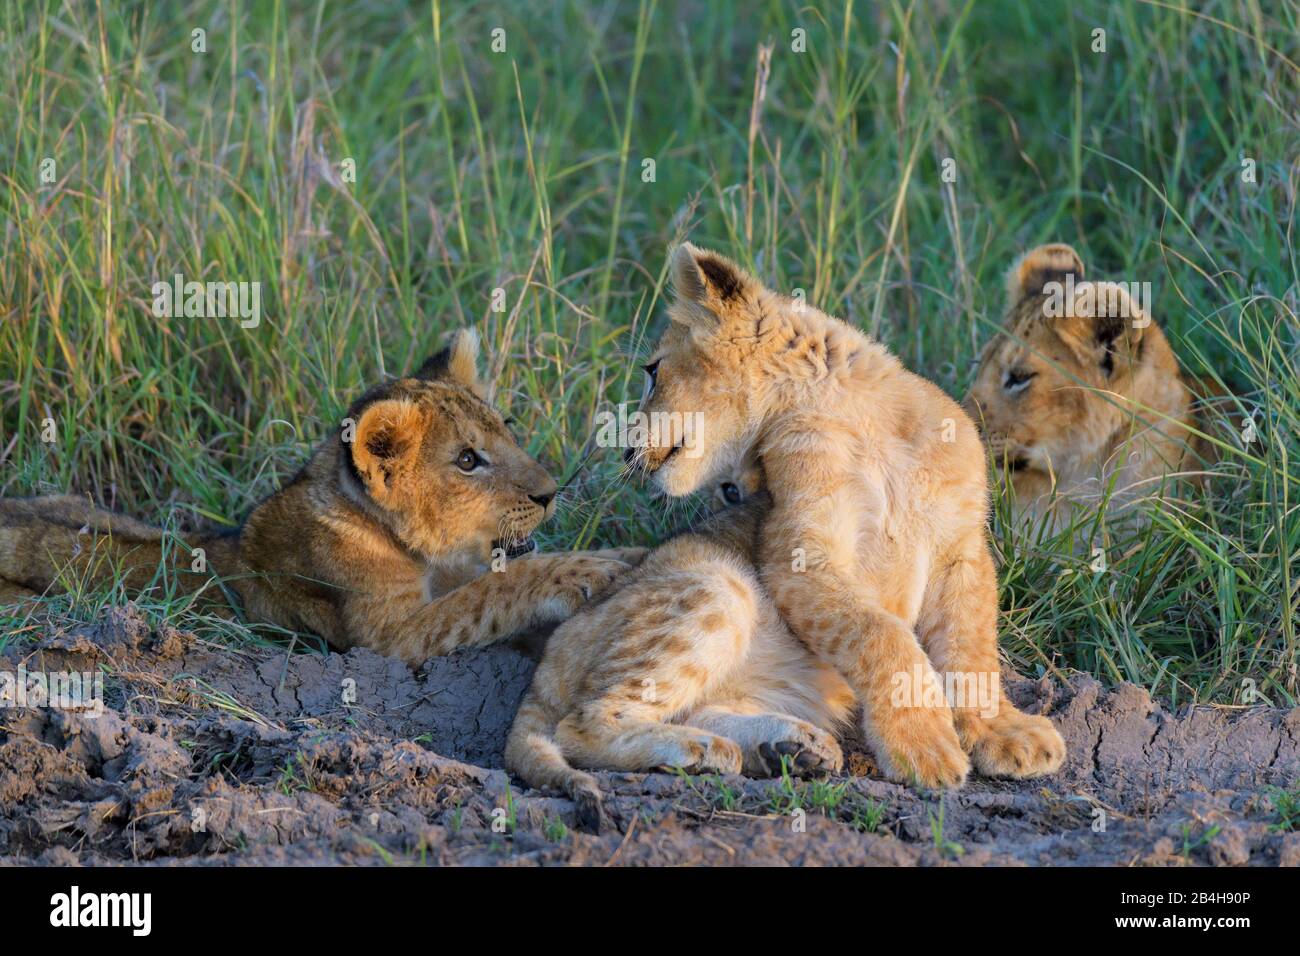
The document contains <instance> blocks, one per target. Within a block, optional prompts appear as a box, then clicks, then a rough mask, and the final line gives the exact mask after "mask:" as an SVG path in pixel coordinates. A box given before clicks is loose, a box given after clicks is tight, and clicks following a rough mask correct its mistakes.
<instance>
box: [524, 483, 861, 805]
mask: <svg viewBox="0 0 1300 956" xmlns="http://www.w3.org/2000/svg"><path fill="white" fill-rule="evenodd" d="M760 476H761V470H760V469H759V468H758V467H757V466H755V465H753V464H752V463H746V466H745V467H742V468H740V469H739V470H738V472H737V473H736V474H735V475H732V476H730V477H728V478H726V479H724V480H723V481H721V482H719V485H718V489H717V492H716V493H717V501H718V503H719V506H720V507H722V508H723V510H721V511H719V512H717V513H716V514H715V515H714V516H712V517H711V518H710V519H709V520H708V521H706V522H704V524H702V525H701V526H700V527H698V528H697V529H695V530H694V531H691V532H688V533H686V534H682V535H679V536H677V537H674V538H672V539H671V540H669V541H668V542H666V543H665V544H663V545H661V546H659V547H658V548H656V549H655V550H653V551H652V552H651V553H650V555H649V556H648V557H647V558H646V559H645V561H644V562H643V563H642V565H641V566H640V567H639V568H637V569H636V570H635V571H632V572H630V573H629V574H628V575H627V576H626V577H625V578H624V579H623V580H621V581H620V582H619V583H618V585H617V590H616V591H614V593H613V594H612V595H611V596H610V597H608V598H607V599H605V600H604V601H602V602H600V603H599V604H597V605H595V606H593V607H590V608H587V609H585V610H583V611H580V612H579V613H578V614H576V615H575V616H574V617H572V618H570V619H569V620H568V621H566V622H565V623H564V624H561V625H560V626H559V628H557V629H556V631H555V633H554V634H553V635H552V636H551V638H550V640H549V641H548V642H547V645H546V652H545V654H544V656H543V658H542V661H541V663H540V665H539V666H538V668H537V672H536V673H535V674H534V676H533V682H532V685H531V687H530V688H529V691H528V694H527V696H526V697H525V698H524V701H523V703H522V705H521V706H520V709H519V713H518V715H517V716H516V718H515V722H514V725H513V726H512V727H511V730H510V737H509V740H508V742H507V744H506V752H505V761H506V766H507V768H509V769H510V770H511V771H513V772H515V773H517V774H518V775H519V776H520V777H522V778H523V779H524V780H525V781H526V782H527V783H528V784H529V785H530V786H534V787H549V788H553V789H557V790H560V791H562V792H565V793H567V794H569V795H570V796H571V797H572V798H573V799H574V800H575V801H576V802H577V804H578V806H579V809H580V816H581V817H582V820H583V823H584V825H587V826H591V825H595V826H599V821H600V818H601V812H600V806H601V804H600V791H599V789H598V787H597V784H596V781H595V779H594V778H593V777H592V776H591V775H590V774H588V773H584V772H583V771H581V770H578V769H575V767H585V768H598V769H606V770H624V771H637V770H652V769H655V768H657V767H684V768H687V769H689V770H692V771H699V772H706V771H712V772H718V773H739V772H742V771H743V772H744V773H746V774H749V775H751V776H771V775H773V774H775V773H779V772H780V769H781V757H782V755H786V756H788V757H789V758H790V760H789V763H790V765H791V766H792V767H793V769H794V771H795V772H796V773H800V772H812V771H814V770H838V769H839V768H840V767H841V765H842V763H843V757H842V755H841V753H840V748H839V745H838V744H837V743H836V740H835V735H834V731H835V730H836V729H837V728H838V727H840V726H841V725H842V724H843V723H844V722H845V721H846V720H847V719H848V717H849V713H850V711H851V709H852V707H853V700H854V698H853V692H852V690H851V689H850V688H849V687H848V685H846V684H845V683H844V681H843V679H842V678H840V676H839V675H838V674H837V673H836V672H835V671H834V669H833V668H831V667H829V666H827V665H826V664H824V663H822V662H821V661H819V660H818V659H817V658H816V657H814V656H813V655H812V654H810V653H808V651H807V650H806V649H805V648H804V647H803V646H802V645H801V644H800V643H799V642H798V641H797V640H796V639H795V638H794V636H793V635H792V634H791V633H790V631H789V629H788V628H787V627H786V626H785V623H784V622H783V621H782V620H781V617H780V615H779V614H778V613H777V610H776V607H775V605H773V603H772V601H771V599H770V598H769V597H768V596H767V594H766V593H765V592H764V590H763V587H762V585H761V584H760V582H759V580H758V575H757V573H756V571H755V567H754V562H755V557H756V554H755V547H756V544H757V540H758V529H759V523H760V522H761V520H762V517H763V515H764V514H765V513H766V512H767V510H768V507H769V499H768V497H767V495H766V494H765V493H763V492H762V491H761V490H760V486H761V477H760ZM728 486H729V487H728Z"/></svg>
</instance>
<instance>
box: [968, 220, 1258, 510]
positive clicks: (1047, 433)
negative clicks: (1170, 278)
mask: <svg viewBox="0 0 1300 956" xmlns="http://www.w3.org/2000/svg"><path fill="white" fill-rule="evenodd" d="M1067 276H1072V277H1073V282H1074V289H1075V298H1074V301H1073V302H1072V303H1071V307H1070V309H1069V311H1070V312H1072V313H1074V314H1073V315H1049V314H1048V312H1049V311H1051V310H1049V309H1048V304H1049V302H1050V301H1051V297H1050V296H1049V294H1048V293H1047V291H1045V289H1044V286H1045V285H1047V284H1048V283H1053V282H1055V283H1060V284H1061V285H1064V284H1065V283H1066V280H1067ZM1058 295H1059V292H1058ZM1007 297H1008V311H1007V318H1006V322H1005V325H1004V327H1003V329H1002V330H1001V331H1000V332H999V333H998V334H997V335H996V336H994V338H993V339H992V340H991V341H990V342H989V343H988V344H987V345H986V346H985V348H984V350H983V352H982V353H981V356H980V365H979V369H978V371H977V372H976V375H975V381H974V384H973V385H972V387H971V389H970V393H969V394H968V396H967V398H966V408H967V411H968V412H970V414H971V416H972V417H973V418H974V419H975V421H976V422H977V423H978V424H979V425H980V426H981V428H982V429H983V431H984V433H985V438H986V442H987V445H988V448H989V454H990V457H991V458H992V460H993V466H994V468H995V469H997V471H998V473H999V474H1000V475H1001V476H1002V477H1003V478H1004V479H1005V480H1008V482H1009V485H1010V488H1011V491H1012V492H1013V495H1012V499H1013V509H1014V513H1015V515H1016V517H1017V519H1018V520H1024V521H1028V522H1030V523H1032V524H1035V525H1037V524H1039V523H1043V522H1045V523H1047V524H1048V525H1049V526H1052V527H1058V526H1060V525H1062V524H1064V523H1066V522H1067V521H1068V520H1069V517H1070V515H1071V513H1072V512H1073V511H1074V510H1075V509H1076V507H1078V506H1083V507H1096V505H1097V503H1098V502H1099V501H1101V500H1102V498H1103V496H1107V495H1109V503H1110V505H1111V506H1112V508H1115V507H1116V506H1118V507H1119V508H1122V507H1124V506H1125V505H1127V504H1128V503H1130V502H1132V501H1133V500H1135V499H1138V498H1141V497H1148V496H1152V495H1157V494H1159V493H1160V492H1161V491H1162V490H1164V486H1165V484H1166V482H1165V481H1164V480H1163V479H1164V478H1165V477H1166V476H1167V475H1170V474H1173V473H1178V472H1190V473H1193V474H1202V473H1203V470H1204V469H1206V468H1207V467H1209V466H1210V465H1212V464H1213V463H1214V462H1215V461H1216V460H1217V459H1218V451H1217V446H1216V445H1215V444H1214V443H1213V442H1211V441H1207V440H1206V438H1205V437H1203V436H1205V435H1214V434H1215V433H1216V432H1218V433H1219V434H1218V437H1220V438H1222V437H1225V436H1226V433H1227V428H1231V427H1232V424H1233V420H1234V416H1232V415H1231V414H1228V413H1227V411H1226V409H1225V408H1224V406H1225V405H1227V404H1228V403H1226V402H1223V401H1221V400H1219V401H1216V400H1218V399H1221V396H1222V394H1223V393H1222V390H1221V389H1220V388H1219V387H1218V385H1217V383H1215V382H1213V381H1210V380H1203V381H1190V380H1188V379H1187V377H1186V376H1184V375H1183V373H1182V370H1181V369H1180V368H1179V364H1178V359H1177V357H1176V356H1175V355H1174V352H1173V349H1171V348H1170V347H1169V342H1168V340H1167V339H1166V338H1165V335H1164V333H1163V332H1162V331H1161V329H1160V327H1159V325H1157V324H1156V322H1155V321H1154V320H1153V319H1152V317H1151V316H1149V315H1147V314H1146V313H1145V312H1143V311H1142V310H1141V309H1140V307H1139V305H1138V303H1136V302H1134V301H1133V299H1132V297H1131V296H1129V294H1128V292H1127V290H1126V289H1125V288H1124V287H1123V286H1120V285H1117V284H1115V283H1110V282H1096V283H1087V282H1086V281H1085V279H1084V265H1083V262H1082V260H1081V259H1080V258H1079V255H1078V253H1076V252H1075V251H1074V249H1072V248H1071V247H1069V246H1067V245H1063V244H1060V243H1054V244H1052V245H1046V246H1040V247H1038V248H1036V249H1032V250H1030V251H1029V252H1028V253H1026V254H1025V255H1024V256H1023V257H1022V258H1021V259H1020V261H1019V262H1017V263H1016V265H1015V266H1014V267H1013V268H1012V269H1011V271H1010V273H1009V274H1008V277H1007ZM1057 304H1058V305H1060V303H1059V302H1058V303H1057ZM1061 311H1064V310H1061ZM1198 399H1199V400H1198ZM1215 406H1218V407H1217V409H1215ZM1224 426H1226V427H1224Z"/></svg>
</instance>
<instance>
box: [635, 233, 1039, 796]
mask: <svg viewBox="0 0 1300 956" xmlns="http://www.w3.org/2000/svg"><path fill="white" fill-rule="evenodd" d="M671 271H672V277H673V285H674V288H675V290H676V299H675V301H674V302H673V303H672V305H671V306H670V308H669V310H668V317H669V319H670V320H671V321H670V322H669V325H668V328H667V330H666V331H665V332H664V334H663V337H662V338H661V339H660V341H659V344H658V345H657V346H656V348H655V351H654V354H653V356H652V360H651V362H650V364H649V365H648V366H647V367H646V371H647V373H648V375H649V377H650V381H649V385H650V388H649V391H648V394H647V395H646V397H645V398H644V399H643V401H642V403H641V409H640V411H641V413H642V415H643V416H645V420H646V421H649V422H650V424H651V428H650V435H649V436H648V440H647V441H645V442H643V443H642V448H641V449H640V453H639V455H638V460H639V462H640V464H641V466H642V467H643V468H644V469H645V470H646V471H647V472H649V473H650V474H651V475H652V476H653V480H654V482H655V483H656V484H657V485H658V486H659V488H660V489H661V490H662V491H663V492H664V493H666V494H668V495H672V496H677V495H685V494H690V493H691V492H693V491H695V490H696V489H698V488H701V487H709V486H710V485H711V484H712V483H713V482H715V481H716V480H717V477H718V476H719V475H721V474H724V473H726V471H727V469H729V468H730V467H731V465H732V464H733V463H734V462H735V461H737V460H738V458H739V456H740V454H741V453H742V452H743V451H744V450H746V449H750V448H753V449H755V451H756V453H757V455H758V456H759V458H760V459H761V460H762V462H763V469H764V472H765V474H766V478H767V484H768V488H769V490H770V491H771V494H772V499H773V504H772V507H771V510H770V511H769V513H768V515H767V517H766V518H764V520H763V524H762V534H761V543H760V548H759V561H758V565H759V568H760V571H761V578H762V582H763V585H764V586H765V587H766V589H767V592H768V593H769V594H770V595H771V596H772V599H773V601H774V602H775V604H776V607H777V608H778V610H779V611H780V615H781V617H782V618H783V619H784V620H785V622H786V623H787V624H788V625H789V626H790V630H791V631H792V632H794V634H795V635H796V636H797V637H798V638H799V640H800V642H802V643H803V644H804V645H805V646H806V647H808V648H809V649H811V650H812V651H813V653H815V654H816V655H817V656H818V657H819V658H820V659H821V660H823V661H825V662H826V663H827V664H829V665H831V666H833V667H834V668H835V669H836V670H837V671H838V672H839V673H840V674H841V675H842V676H843V677H844V679H845V680H846V681H847V682H848V683H849V685H850V686H851V687H852V688H853V690H854V692H855V693H856V695H857V697H858V699H859V700H860V701H861V702H862V707H863V731H864V733H865V735H866V739H867V741H868V743H869V744H870V745H871V746H872V749H873V750H874V752H875V756H876V762H877V763H878V764H879V765H880V767H881V769H882V770H884V771H885V773H886V774H888V775H889V776H890V777H892V778H894V779H896V780H901V781H915V782H917V783H919V784H921V785H923V786H925V787H944V786H959V785H961V783H962V782H963V781H964V780H965V779H966V775H967V773H968V772H969V770H970V766H971V763H972V762H973V763H974V765H975V767H976V768H977V769H978V770H980V771H981V772H983V773H985V774H989V775H995V776H1011V777H1031V776H1036V775H1039V774H1045V773H1051V772H1053V771H1055V770H1056V769H1057V768H1058V767H1060V765H1061V762H1062V760H1063V759H1064V757H1065V745H1064V743H1063V742H1062V740H1061V735H1060V734H1059V733H1057V731H1056V729H1055V728H1054V727H1053V726H1052V723H1051V721H1049V720H1048V719H1047V718H1045V717H1040V716H1029V715H1027V714H1023V713H1021V712H1020V711H1018V710H1016V708H1015V707H1014V706H1012V705H1011V703H1010V702H1009V701H1008V700H1006V699H1005V698H1003V697H1002V696H1001V693H1000V687H999V685H998V683H997V678H998V674H999V664H998V645H997V617H998V588H997V576H996V574H995V572H994V566H993V557H992V554H991V552H990V549H989V541H988V537H987V528H986V519H987V516H988V506H989V492H988V478H987V469H986V467H985V461H984V447H983V445H982V444H981V442H980V437H979V434H978V432H977V431H976V430H975V425H974V423H973V422H972V421H971V420H970V418H969V417H967V415H966V414H965V413H964V412H963V411H962V410H961V407H960V406H958V404H957V403H956V402H954V401H953V400H952V399H951V398H949V397H948V396H947V395H945V394H944V393H943V392H942V391H941V390H940V389H939V388H937V387H936V386H934V385H932V384H931V383H930V382H927V381H925V380H924V379H923V378H921V377H919V376H917V375H913V374H912V373H910V372H908V371H907V370H906V369H904V368H903V366H902V365H901V363H899V361H898V360H897V359H896V358H894V357H893V356H892V355H890V354H889V351H888V350H887V349H886V348H885V347H884V346H883V345H881V344H880V343H878V342H874V341H872V340H871V339H869V338H867V336H865V335H863V334H862V333H861V332H859V331H858V330H857V329H854V328H852V327H850V326H849V325H847V324H845V323H844V322H841V321H840V320H839V319H835V318H832V317H831V316H828V315H826V314H825V313H823V312H821V311H819V310H818V309H816V308H814V307H812V306H811V305H808V304H807V303H805V302H802V301H796V300H793V299H790V298H789V297H787V296H783V295H780V294H778V293H776V292H773V291H771V290H769V289H767V288H765V287H764V286H763V285H762V283H760V282H758V280H756V279H755V278H754V277H752V276H750V275H749V274H748V273H746V272H745V271H744V270H742V269H740V268H739V267H738V266H737V265H736V264H735V263H733V262H731V261H730V260H728V259H726V258H724V257H722V256H720V255H718V254H717V253H714V252H708V251H706V250H702V249H696V248H695V247H693V246H691V245H690V244H689V243H687V244H683V245H682V246H680V247H679V248H678V249H677V250H676V252H675V253H674V255H673V258H672V270H671ZM683 450H687V452H688V453H683ZM977 686H982V687H983V688H985V691H984V692H976V691H975V687H977ZM936 687H938V688H941V689H943V691H944V693H942V694H940V695H937V700H936V694H934V693H933V691H934V689H935V688H936ZM949 688H952V690H953V691H954V692H953V693H948V689H949ZM988 690H991V691H992V692H991V693H988V692H987V691H988ZM968 754H969V756H968Z"/></svg>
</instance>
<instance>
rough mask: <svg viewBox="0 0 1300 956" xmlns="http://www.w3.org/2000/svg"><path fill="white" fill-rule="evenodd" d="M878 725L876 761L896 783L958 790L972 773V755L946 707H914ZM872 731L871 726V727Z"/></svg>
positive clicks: (932, 788)
mask: <svg viewBox="0 0 1300 956" xmlns="http://www.w3.org/2000/svg"><path fill="white" fill-rule="evenodd" d="M905 714H906V716H904V714H902V713H900V714H898V715H896V716H894V718H893V719H892V720H891V721H890V726H889V727H888V728H884V727H879V728H876V735H875V736H876V739H877V740H879V742H880V746H879V747H878V748H876V749H877V753H876V762H877V763H878V764H879V765H880V769H881V771H882V772H883V773H884V774H885V776H887V777H889V779H891V780H893V781H895V782H896V783H908V784H912V785H914V786H917V787H921V788H922V789H925V790H948V789H957V788H958V787H960V786H961V785H962V784H964V783H965V782H966V777H967V775H968V774H969V773H970V758H969V757H967V756H966V751H964V750H962V747H961V740H960V739H959V738H958V737H957V731H956V729H955V728H954V727H953V724H952V718H951V717H950V716H949V715H948V712H947V711H946V710H938V709H934V710H927V709H923V708H917V709H911V710H908V711H906V712H905ZM868 732H869V734H870V729H869V730H868Z"/></svg>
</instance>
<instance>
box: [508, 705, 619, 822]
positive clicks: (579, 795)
mask: <svg viewBox="0 0 1300 956" xmlns="http://www.w3.org/2000/svg"><path fill="white" fill-rule="evenodd" d="M556 726H557V724H556V721H555V720H554V719H553V718H552V717H551V716H550V714H548V713H547V708H546V707H545V706H544V705H543V704H542V702H541V701H540V700H538V699H537V695H536V694H535V693H534V692H533V691H532V690H531V689H530V690H529V691H528V694H527V695H526V696H525V697H524V702H523V703H522V704H520V705H519V712H518V713H517V714H515V722H514V723H513V724H512V725H511V726H510V736H509V737H508V738H507V739H506V751H505V764H506V769H507V770H509V771H511V772H512V773H515V774H518V775H519V776H520V777H522V778H523V780H524V782H525V783H527V784H528V785H529V786H530V787H537V788H542V787H547V788H549V789H552V790H559V791H561V792H563V793H566V794H568V795H569V798H570V799H572V800H573V802H574V803H575V804H576V805H577V809H576V815H577V826H578V829H580V830H586V831H588V832H591V833H599V832H600V831H601V830H602V829H604V828H605V827H606V826H607V825H608V823H609V820H608V818H607V817H606V816H605V808H604V806H603V804H602V802H601V796H600V786H599V785H598V784H597V783H596V778H595V777H593V776H592V775H591V774H589V773H583V772H582V771H581V770H577V769H575V768H574V767H573V766H571V765H570V764H569V761H567V760H566V759H564V754H563V752H562V751H561V750H560V745H559V744H558V743H557V742H556V740H555V729H556Z"/></svg>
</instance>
